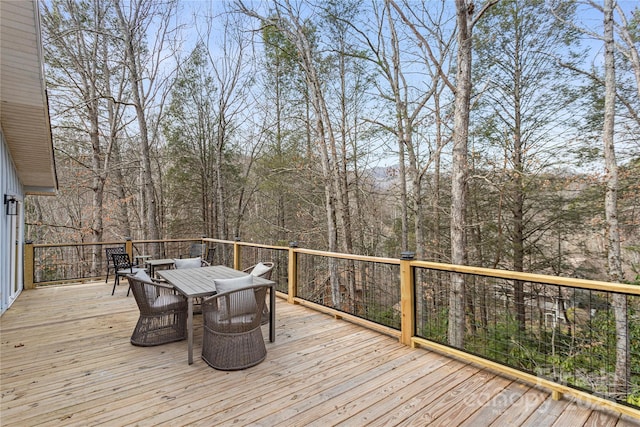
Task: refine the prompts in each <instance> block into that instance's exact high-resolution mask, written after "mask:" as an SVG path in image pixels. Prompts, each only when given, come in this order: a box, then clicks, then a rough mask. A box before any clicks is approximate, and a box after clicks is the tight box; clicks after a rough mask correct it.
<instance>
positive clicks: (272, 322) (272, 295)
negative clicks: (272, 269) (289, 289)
mask: <svg viewBox="0 0 640 427" xmlns="http://www.w3.org/2000/svg"><path fill="white" fill-rule="evenodd" d="M269 309H270V310H269V341H271V342H274V341H275V340H276V287H275V286H271V289H270V290H269Z"/></svg>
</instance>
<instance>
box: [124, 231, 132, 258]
mask: <svg viewBox="0 0 640 427" xmlns="http://www.w3.org/2000/svg"><path fill="white" fill-rule="evenodd" d="M124 251H125V252H126V253H128V254H129V259H130V260H131V262H133V240H131V237H125V238H124Z"/></svg>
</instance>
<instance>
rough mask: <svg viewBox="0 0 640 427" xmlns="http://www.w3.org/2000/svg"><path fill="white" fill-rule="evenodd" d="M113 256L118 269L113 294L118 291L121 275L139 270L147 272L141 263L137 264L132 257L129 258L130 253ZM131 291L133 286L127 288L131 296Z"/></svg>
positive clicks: (124, 275)
mask: <svg viewBox="0 0 640 427" xmlns="http://www.w3.org/2000/svg"><path fill="white" fill-rule="evenodd" d="M111 258H112V259H113V265H114V267H115V270H116V273H115V274H116V279H115V281H114V282H113V290H112V291H111V295H113V294H114V292H115V291H116V286H118V285H120V277H126V276H128V275H129V274H136V273H137V272H139V271H141V270H142V271H144V272H146V271H147V269H146V268H142V267H140V266H139V265H135V264H133V263H132V262H131V258H129V254H127V253H124V254H119V253H115V254H111ZM129 291H131V286H129V289H128V290H127V296H129Z"/></svg>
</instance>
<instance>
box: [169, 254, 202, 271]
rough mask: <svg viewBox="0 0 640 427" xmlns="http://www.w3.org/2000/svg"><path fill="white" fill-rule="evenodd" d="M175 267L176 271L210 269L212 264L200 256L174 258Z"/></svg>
mask: <svg viewBox="0 0 640 427" xmlns="http://www.w3.org/2000/svg"><path fill="white" fill-rule="evenodd" d="M173 265H174V266H175V267H176V269H180V268H199V267H208V266H209V265H210V264H209V263H208V262H207V261H205V260H203V259H202V258H201V257H199V256H198V257H195V258H174V259H173Z"/></svg>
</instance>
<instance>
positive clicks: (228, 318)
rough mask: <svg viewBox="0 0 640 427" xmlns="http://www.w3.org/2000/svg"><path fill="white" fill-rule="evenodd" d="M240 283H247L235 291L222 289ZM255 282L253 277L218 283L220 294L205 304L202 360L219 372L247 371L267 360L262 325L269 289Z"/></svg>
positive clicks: (203, 311) (203, 309)
mask: <svg viewBox="0 0 640 427" xmlns="http://www.w3.org/2000/svg"><path fill="white" fill-rule="evenodd" d="M239 279H243V280H247V281H246V282H244V283H245V284H244V285H241V286H240V287H237V288H235V289H231V290H225V287H224V286H223V285H222V283H223V282H232V281H235V282H238V281H239ZM240 282H242V281H240ZM252 282H253V278H251V277H250V276H246V277H242V278H235V279H226V280H216V289H218V290H219V291H218V292H219V293H218V294H216V295H214V296H212V297H210V298H206V299H205V300H204V301H203V302H202V316H203V319H204V328H203V329H204V331H203V335H202V359H203V360H204V361H205V362H207V363H208V364H209V365H210V366H211V367H213V368H215V369H220V370H224V371H231V370H238V369H245V368H249V367H251V366H254V365H257V364H258V363H260V362H262V361H263V360H264V359H265V357H266V356H267V348H266V346H265V344H264V338H263V336H262V329H261V328H260V321H261V319H262V310H263V308H264V305H265V297H266V294H267V288H268V286H265V285H251V283H252ZM246 283H249V286H247V285H246Z"/></svg>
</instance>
